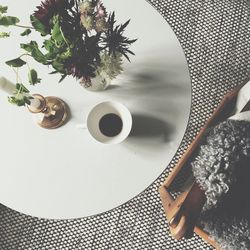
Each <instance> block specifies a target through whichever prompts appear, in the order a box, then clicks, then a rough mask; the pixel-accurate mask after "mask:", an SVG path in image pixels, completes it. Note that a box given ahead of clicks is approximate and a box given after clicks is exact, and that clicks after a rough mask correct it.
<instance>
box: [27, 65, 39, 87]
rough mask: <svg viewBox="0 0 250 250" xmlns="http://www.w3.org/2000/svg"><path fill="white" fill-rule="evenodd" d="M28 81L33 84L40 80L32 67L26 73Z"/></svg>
mask: <svg viewBox="0 0 250 250" xmlns="http://www.w3.org/2000/svg"><path fill="white" fill-rule="evenodd" d="M28 78H29V83H30V84H31V85H35V84H37V83H40V82H41V79H40V78H38V76H37V72H36V71H35V70H34V69H31V70H30V71H29V73H28Z"/></svg>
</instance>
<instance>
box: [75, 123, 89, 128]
mask: <svg viewBox="0 0 250 250" xmlns="http://www.w3.org/2000/svg"><path fill="white" fill-rule="evenodd" d="M76 128H77V129H87V128H88V127H87V124H86V123H83V124H77V125H76Z"/></svg>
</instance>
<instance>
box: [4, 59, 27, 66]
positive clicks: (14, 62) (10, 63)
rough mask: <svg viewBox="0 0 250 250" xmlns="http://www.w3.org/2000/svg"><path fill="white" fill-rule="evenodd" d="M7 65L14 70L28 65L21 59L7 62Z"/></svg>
mask: <svg viewBox="0 0 250 250" xmlns="http://www.w3.org/2000/svg"><path fill="white" fill-rule="evenodd" d="M5 63H6V64H7V65H9V66H11V67H14V68H19V67H22V66H23V65H25V64H26V62H25V61H23V60H22V59H21V58H20V57H18V58H16V59H13V60H10V61H7V62H5Z"/></svg>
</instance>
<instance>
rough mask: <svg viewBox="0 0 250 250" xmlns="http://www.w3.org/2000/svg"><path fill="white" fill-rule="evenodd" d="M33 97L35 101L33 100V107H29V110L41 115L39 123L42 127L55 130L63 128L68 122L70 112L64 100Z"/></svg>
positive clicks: (37, 95)
mask: <svg viewBox="0 0 250 250" xmlns="http://www.w3.org/2000/svg"><path fill="white" fill-rule="evenodd" d="M32 97H33V98H34V99H31V105H29V106H28V110H29V111H30V112H31V113H33V114H39V113H41V117H40V119H39V121H38V125H39V126H40V127H42V128H46V129H55V128H59V127H61V126H62V125H63V124H64V123H65V122H66V120H67V117H68V112H67V105H66V103H65V102H64V101H63V100H61V99H60V98H58V97H54V96H47V97H43V96H42V95H39V94H34V95H32ZM32 103H33V105H32ZM34 103H35V105H34Z"/></svg>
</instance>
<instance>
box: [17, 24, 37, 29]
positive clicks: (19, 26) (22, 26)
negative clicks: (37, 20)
mask: <svg viewBox="0 0 250 250" xmlns="http://www.w3.org/2000/svg"><path fill="white" fill-rule="evenodd" d="M14 26H16V27H18V28H24V29H34V27H30V26H24V25H19V24H15V25H14Z"/></svg>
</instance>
